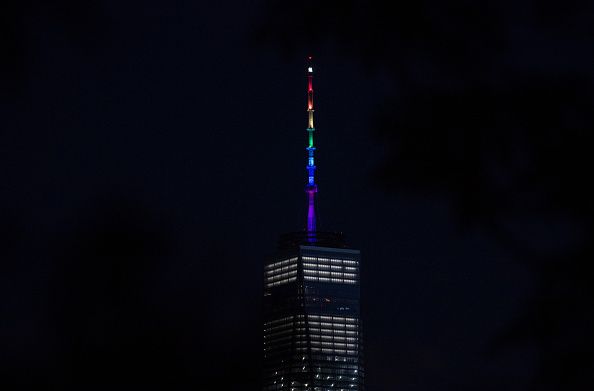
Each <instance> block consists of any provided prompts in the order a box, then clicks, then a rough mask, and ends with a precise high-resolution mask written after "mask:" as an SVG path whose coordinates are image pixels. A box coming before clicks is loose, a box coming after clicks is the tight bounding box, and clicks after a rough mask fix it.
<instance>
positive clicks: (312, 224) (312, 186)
mask: <svg viewBox="0 0 594 391" xmlns="http://www.w3.org/2000/svg"><path fill="white" fill-rule="evenodd" d="M307 115H308V120H307V135H308V145H307V148H306V150H307V185H306V186H305V193H306V194H307V232H308V233H312V234H313V233H315V232H316V206H315V198H316V193H317V192H318V186H317V185H316V180H315V171H316V166H315V162H314V152H315V150H316V148H315V146H314V131H315V128H314V103H313V65H312V58H311V56H309V57H308V64H307ZM308 236H310V235H308ZM310 237H311V239H310V241H312V242H313V241H315V235H311V236H310Z"/></svg>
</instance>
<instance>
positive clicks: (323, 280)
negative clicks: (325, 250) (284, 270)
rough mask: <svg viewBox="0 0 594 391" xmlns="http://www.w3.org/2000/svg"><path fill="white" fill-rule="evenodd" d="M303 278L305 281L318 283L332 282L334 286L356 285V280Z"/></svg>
mask: <svg viewBox="0 0 594 391" xmlns="http://www.w3.org/2000/svg"><path fill="white" fill-rule="evenodd" d="M303 278H304V279H305V280H307V281H319V282H332V283H335V284H356V283H357V281H356V280H351V279H346V278H344V279H343V278H328V277H313V276H303Z"/></svg>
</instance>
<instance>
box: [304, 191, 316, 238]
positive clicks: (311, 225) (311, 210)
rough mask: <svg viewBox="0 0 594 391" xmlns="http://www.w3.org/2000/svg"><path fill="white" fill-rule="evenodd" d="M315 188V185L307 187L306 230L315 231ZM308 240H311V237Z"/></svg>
mask: <svg viewBox="0 0 594 391" xmlns="http://www.w3.org/2000/svg"><path fill="white" fill-rule="evenodd" d="M316 191H317V188H316V187H315V186H312V187H309V186H308V189H307V190H306V192H307V201H308V202H307V232H316V206H315V196H316ZM310 241H313V238H311V240H310Z"/></svg>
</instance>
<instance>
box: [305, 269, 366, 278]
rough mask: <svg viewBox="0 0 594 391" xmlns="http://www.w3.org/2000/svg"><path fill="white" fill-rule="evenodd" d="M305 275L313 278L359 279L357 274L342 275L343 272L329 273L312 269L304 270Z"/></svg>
mask: <svg viewBox="0 0 594 391" xmlns="http://www.w3.org/2000/svg"><path fill="white" fill-rule="evenodd" d="M303 273H304V274H308V275H312V276H332V277H340V278H352V279H354V278H357V275H356V274H355V273H342V272H327V271H323V270H312V269H304V270H303Z"/></svg>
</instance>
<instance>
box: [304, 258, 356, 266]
mask: <svg viewBox="0 0 594 391" xmlns="http://www.w3.org/2000/svg"><path fill="white" fill-rule="evenodd" d="M303 260H304V261H316V262H317V263H330V264H335V265H342V264H345V265H357V264H358V263H359V262H358V261H353V260H350V259H336V258H320V257H303Z"/></svg>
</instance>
